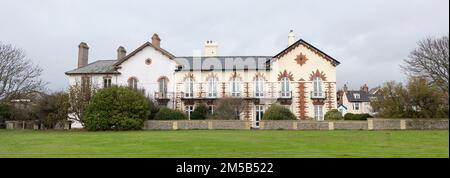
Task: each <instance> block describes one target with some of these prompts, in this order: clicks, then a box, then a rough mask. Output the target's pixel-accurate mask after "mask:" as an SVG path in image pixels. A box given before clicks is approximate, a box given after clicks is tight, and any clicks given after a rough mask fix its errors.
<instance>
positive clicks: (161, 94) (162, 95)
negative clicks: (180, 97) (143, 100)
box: [155, 92, 174, 99]
mask: <svg viewBox="0 0 450 178" xmlns="http://www.w3.org/2000/svg"><path fill="white" fill-rule="evenodd" d="M173 96H174V93H173V92H155V99H170V98H173Z"/></svg>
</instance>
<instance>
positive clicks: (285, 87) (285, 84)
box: [281, 77, 291, 98]
mask: <svg viewBox="0 0 450 178" xmlns="http://www.w3.org/2000/svg"><path fill="white" fill-rule="evenodd" d="M290 96H291V89H290V87H289V78H287V77H283V78H282V79H281V97H282V98H286V97H290Z"/></svg>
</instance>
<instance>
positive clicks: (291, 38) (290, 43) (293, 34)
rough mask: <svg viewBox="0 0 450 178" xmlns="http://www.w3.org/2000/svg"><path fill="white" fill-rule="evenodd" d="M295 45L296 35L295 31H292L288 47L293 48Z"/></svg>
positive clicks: (289, 34)
mask: <svg viewBox="0 0 450 178" xmlns="http://www.w3.org/2000/svg"><path fill="white" fill-rule="evenodd" d="M294 43H295V33H294V30H291V31H289V33H288V46H291V45H292V44H294Z"/></svg>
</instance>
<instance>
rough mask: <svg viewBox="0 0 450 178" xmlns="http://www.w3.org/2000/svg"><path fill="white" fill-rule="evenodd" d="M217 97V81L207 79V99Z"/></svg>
mask: <svg viewBox="0 0 450 178" xmlns="http://www.w3.org/2000/svg"><path fill="white" fill-rule="evenodd" d="M215 97H217V79H216V78H210V79H208V98H215Z"/></svg>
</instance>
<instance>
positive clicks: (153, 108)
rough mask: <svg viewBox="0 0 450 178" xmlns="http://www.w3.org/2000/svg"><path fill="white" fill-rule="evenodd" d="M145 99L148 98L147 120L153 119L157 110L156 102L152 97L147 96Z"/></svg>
mask: <svg viewBox="0 0 450 178" xmlns="http://www.w3.org/2000/svg"><path fill="white" fill-rule="evenodd" d="M147 99H148V109H149V114H148V120H153V119H155V115H156V113H158V112H159V106H158V102H157V101H155V100H153V99H152V98H147Z"/></svg>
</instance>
